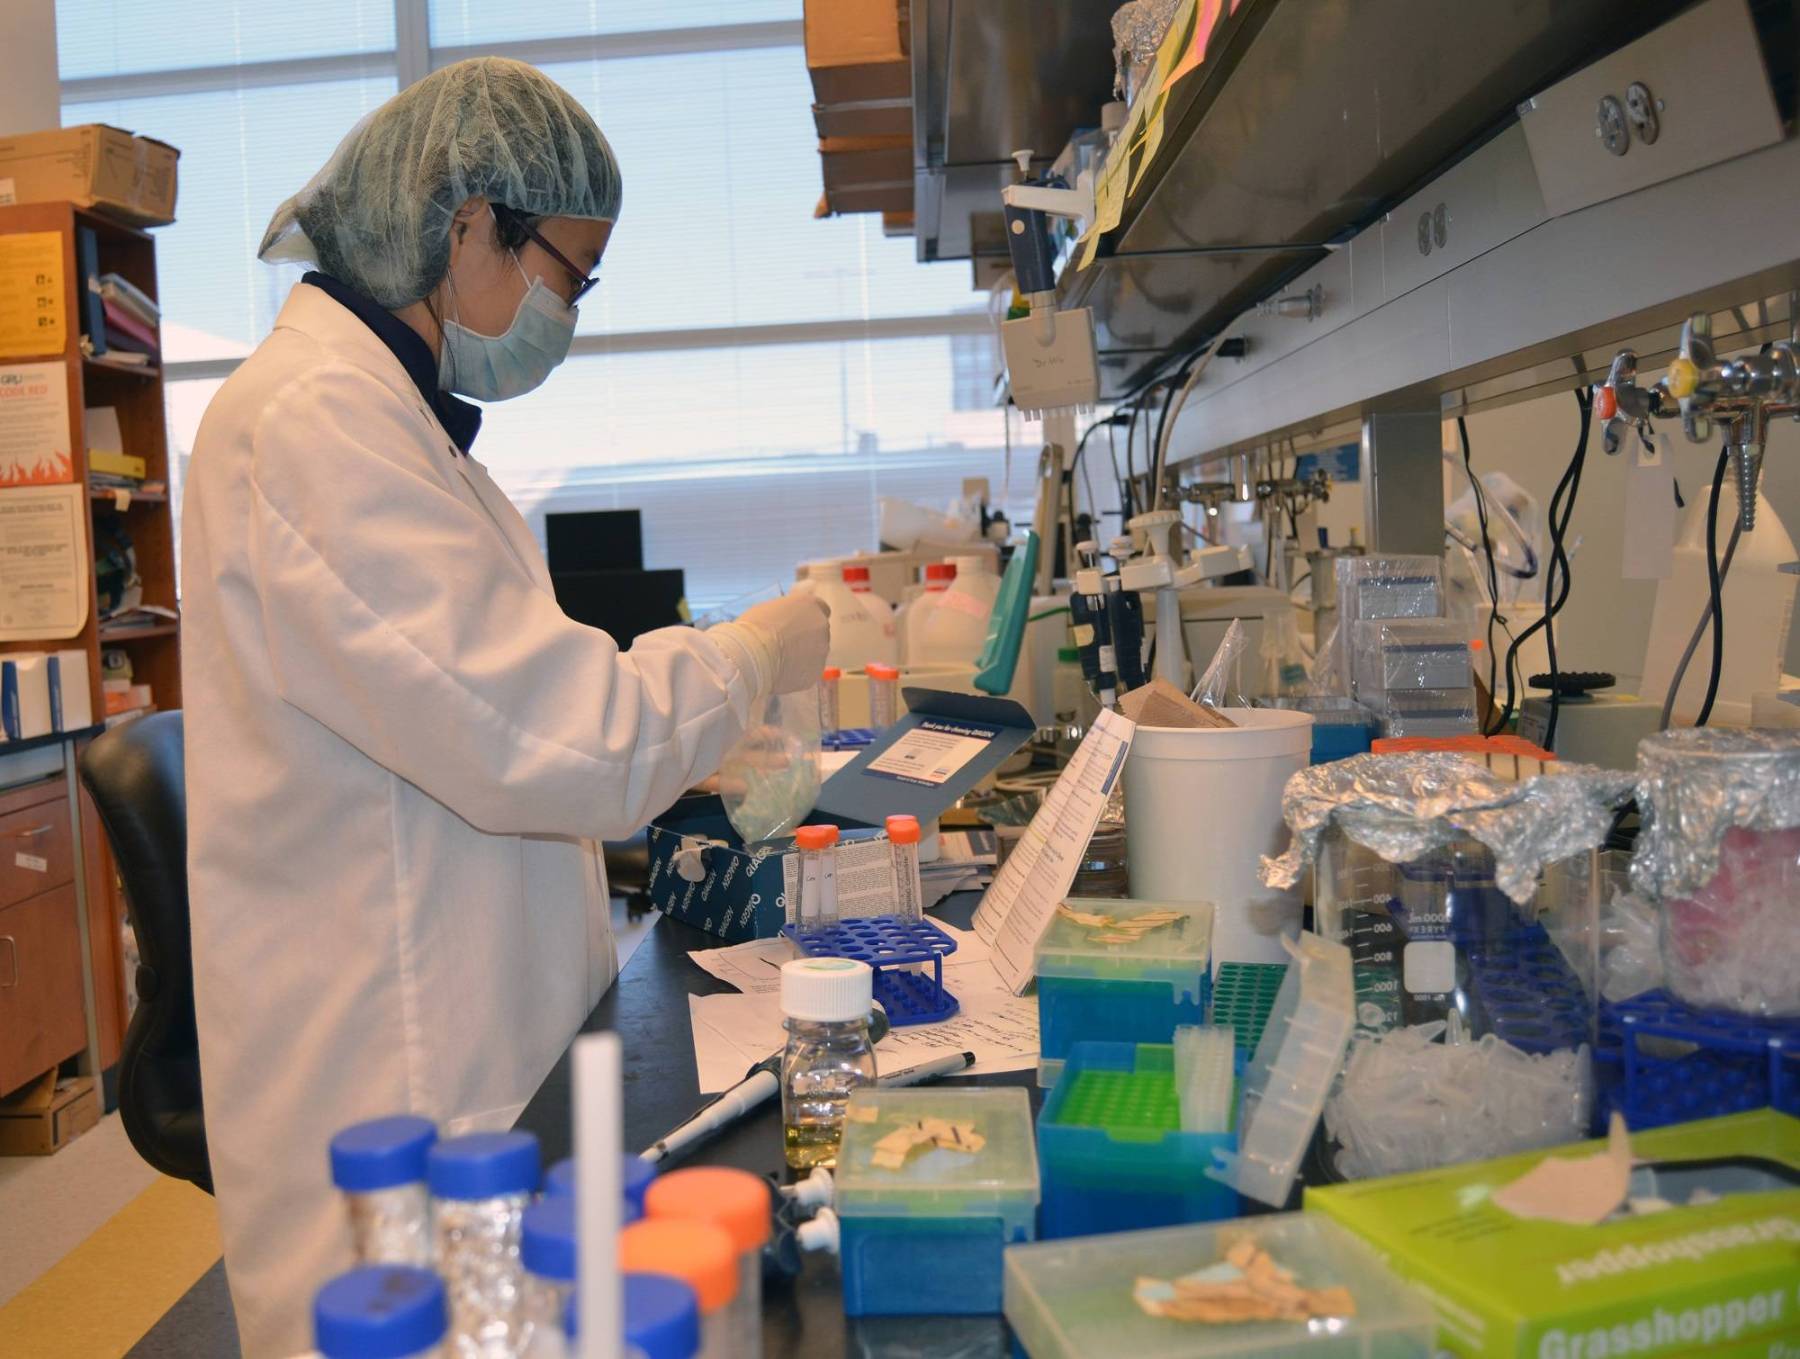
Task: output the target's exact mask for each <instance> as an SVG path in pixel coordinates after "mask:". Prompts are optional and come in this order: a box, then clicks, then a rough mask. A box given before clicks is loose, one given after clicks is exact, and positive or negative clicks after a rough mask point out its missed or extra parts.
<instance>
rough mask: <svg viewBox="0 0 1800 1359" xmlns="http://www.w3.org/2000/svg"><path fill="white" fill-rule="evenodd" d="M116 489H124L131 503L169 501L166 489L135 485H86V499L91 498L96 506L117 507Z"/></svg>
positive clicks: (163, 502) (145, 503) (157, 503)
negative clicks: (151, 488)
mask: <svg viewBox="0 0 1800 1359" xmlns="http://www.w3.org/2000/svg"><path fill="white" fill-rule="evenodd" d="M116 490H124V491H125V493H126V494H127V495H128V496H130V497H131V504H132V505H167V504H168V503H169V493H168V492H167V491H146V490H141V489H139V488H138V487H135V486H130V487H120V488H114V487H111V486H90V487H88V499H90V500H92V501H93V502H94V504H95V505H96V506H101V507H104V508H106V509H109V510H111V509H117V508H118V495H117V494H116Z"/></svg>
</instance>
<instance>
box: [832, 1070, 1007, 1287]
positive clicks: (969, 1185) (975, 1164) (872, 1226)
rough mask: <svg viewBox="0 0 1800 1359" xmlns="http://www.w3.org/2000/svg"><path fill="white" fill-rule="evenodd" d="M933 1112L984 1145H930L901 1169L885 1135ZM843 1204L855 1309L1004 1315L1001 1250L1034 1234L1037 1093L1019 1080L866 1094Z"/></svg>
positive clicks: (841, 1187)
mask: <svg viewBox="0 0 1800 1359" xmlns="http://www.w3.org/2000/svg"><path fill="white" fill-rule="evenodd" d="M932 1120H937V1121H938V1122H939V1123H941V1124H946V1125H951V1126H953V1127H954V1128H955V1129H956V1130H957V1132H956V1134H955V1136H956V1137H957V1138H960V1139H967V1140H969V1141H970V1142H974V1140H975V1139H979V1147H978V1149H977V1150H975V1151H973V1152H970V1151H966V1150H962V1149H960V1148H958V1147H957V1146H954V1145H952V1146H944V1145H941V1144H940V1143H935V1142H924V1143H921V1144H919V1145H915V1146H913V1147H911V1148H909V1149H908V1150H907V1151H906V1152H905V1154H904V1155H903V1157H902V1158H901V1160H900V1163H899V1164H898V1166H896V1165H895V1164H894V1162H893V1157H892V1156H891V1155H889V1156H883V1155H882V1148H883V1146H884V1145H885V1146H886V1147H888V1148H889V1150H890V1151H891V1150H892V1148H893V1145H894V1144H893V1143H892V1142H885V1143H884V1139H889V1138H891V1137H892V1136H893V1135H894V1134H896V1133H897V1132H902V1131H904V1130H906V1129H912V1128H918V1127H920V1126H921V1125H924V1126H926V1127H928V1128H929V1127H932V1126H934V1125H933V1124H932V1123H931V1121H932ZM971 1134H972V1135H973V1136H972V1137H971ZM836 1209H837V1214H838V1219H839V1263H840V1266H841V1268H842V1272H843V1280H844V1311H845V1313H846V1314H847V1315H849V1316H918V1315H925V1316H929V1315H982V1314H987V1313H997V1312H998V1311H999V1310H1000V1275H1001V1253H1002V1251H1003V1250H1004V1249H1005V1248H1006V1247H1007V1246H1008V1245H1010V1244H1012V1243H1014V1242H1019V1241H1030V1240H1032V1239H1033V1237H1034V1235H1035V1233H1036V1224H1037V1210H1038V1163H1037V1148H1036V1144H1035V1141H1034V1139H1033V1137H1032V1128H1031V1101H1030V1098H1029V1097H1028V1096H1027V1095H1026V1093H1025V1091H1024V1090H1022V1089H1020V1088H1019V1087H1017V1086H1013V1087H1008V1088H1003V1089H967V1088H965V1089H936V1090H906V1089H903V1090H883V1089H879V1088H877V1089H863V1090H858V1091H857V1092H856V1093H855V1094H853V1095H852V1096H851V1097H850V1104H849V1107H848V1110H847V1111H846V1117H845V1122H844V1140H843V1144H842V1146H841V1147H840V1148H839V1151H838V1168H837V1190H836Z"/></svg>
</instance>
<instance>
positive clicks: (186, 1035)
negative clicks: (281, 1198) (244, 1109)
mask: <svg viewBox="0 0 1800 1359" xmlns="http://www.w3.org/2000/svg"><path fill="white" fill-rule="evenodd" d="M181 731H182V726H181V714H180V713H179V712H167V713H152V714H150V716H148V717H140V718H138V719H137V720H136V721H135V722H129V723H127V724H126V725H125V726H122V727H118V728H116V729H114V730H112V731H109V732H107V733H106V734H105V735H103V736H101V737H100V738H99V739H97V740H96V741H94V742H93V743H92V744H91V745H89V746H88V748H87V749H86V750H85V751H83V752H82V755H81V781H82V783H83V784H84V785H86V787H87V790H88V793H89V795H90V796H91V797H92V798H93V799H94V805H95V806H96V807H97V808H98V809H99V812H100V820H101V822H102V824H104V825H105V827H106V836H107V839H108V840H110V841H111V842H112V851H113V858H114V859H115V860H117V862H118V865H119V877H120V879H121V880H122V881H123V882H124V884H125V910H126V913H127V914H128V915H129V916H130V917H131V927H132V929H134V930H135V931H137V943H138V969H137V996H138V1003H137V1010H136V1011H135V1012H134V1013H133V1014H132V1016H131V1027H130V1028H129V1029H127V1030H126V1033H125V1048H124V1052H123V1053H122V1054H121V1055H120V1057H119V1117H120V1119H121V1120H122V1121H123V1122H124V1124H125V1135H126V1136H127V1137H129V1138H130V1139H131V1145H132V1146H134V1147H136V1148H137V1153H138V1155H139V1156H142V1157H143V1158H144V1160H146V1161H148V1162H149V1163H150V1165H151V1166H153V1167H154V1168H155V1169H157V1170H160V1171H161V1172H162V1173H163V1174H165V1175H172V1176H174V1177H175V1178H177V1179H182V1180H189V1181H191V1182H192V1183H194V1184H197V1185H199V1186H200V1188H202V1189H204V1190H206V1192H207V1193H209V1194H210V1193H211V1192H212V1167H211V1165H210V1164H209V1163H208V1161H207V1158H206V1124H205V1121H204V1119H203V1117H202V1112H201V1103H200V1039H199V1034H198V1032H197V1031H196V1029H195V1023H194V963H193V950H192V946H191V943H190V940H189V934H188V894H187V785H186V778H185V776H184V772H183V761H182V750H181Z"/></svg>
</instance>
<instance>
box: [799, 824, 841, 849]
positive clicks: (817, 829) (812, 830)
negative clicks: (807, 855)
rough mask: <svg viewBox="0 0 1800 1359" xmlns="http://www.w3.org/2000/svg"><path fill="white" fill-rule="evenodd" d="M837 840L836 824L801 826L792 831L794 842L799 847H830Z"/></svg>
mask: <svg viewBox="0 0 1800 1359" xmlns="http://www.w3.org/2000/svg"><path fill="white" fill-rule="evenodd" d="M837 841H838V828H837V827H836V826H802V827H800V829H799V830H797V831H795V832H794V843H795V844H797V845H799V846H800V848H801V849H830V848H831V847H832V846H833V845H835V844H836V843H837Z"/></svg>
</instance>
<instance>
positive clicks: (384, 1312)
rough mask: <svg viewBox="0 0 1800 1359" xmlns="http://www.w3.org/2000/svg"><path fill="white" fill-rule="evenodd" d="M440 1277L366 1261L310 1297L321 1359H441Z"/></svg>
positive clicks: (444, 1311)
mask: <svg viewBox="0 0 1800 1359" xmlns="http://www.w3.org/2000/svg"><path fill="white" fill-rule="evenodd" d="M448 1316H449V1314H448V1311H447V1309H446V1307H445V1303H444V1284H443V1280H441V1279H439V1278H438V1276H437V1275H435V1274H433V1273H432V1272H431V1271H430V1270H428V1269H419V1268H416V1267H415V1266H412V1265H364V1266H362V1267H360V1268H357V1269H353V1270H351V1271H350V1272H349V1273H347V1274H340V1275H338V1276H337V1278H335V1279H333V1280H332V1281H331V1282H330V1283H328V1284H326V1285H325V1286H324V1287H323V1288H321V1289H320V1290H319V1291H318V1293H317V1294H316V1295H315V1296H314V1297H313V1344H314V1345H315V1346H316V1347H317V1348H318V1351H319V1353H320V1355H321V1356H323V1359H439V1356H441V1355H443V1354H445V1352H446V1351H445V1350H444V1349H443V1341H444V1332H445V1330H446V1329H447V1326H448Z"/></svg>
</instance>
